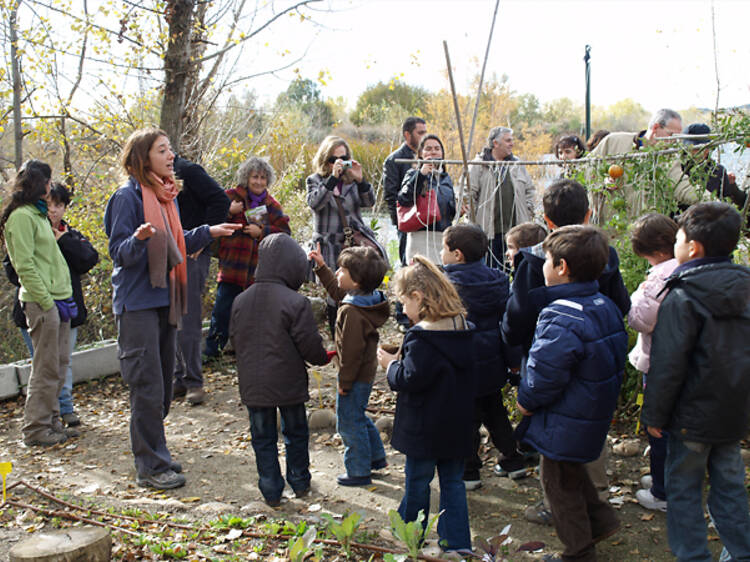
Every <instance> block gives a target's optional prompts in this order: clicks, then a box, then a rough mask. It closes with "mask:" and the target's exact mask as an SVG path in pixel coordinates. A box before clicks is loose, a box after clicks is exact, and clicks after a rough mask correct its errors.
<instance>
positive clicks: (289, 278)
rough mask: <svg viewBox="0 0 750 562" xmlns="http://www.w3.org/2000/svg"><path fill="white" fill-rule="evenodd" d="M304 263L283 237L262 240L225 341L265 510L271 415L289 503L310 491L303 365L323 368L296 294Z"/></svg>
mask: <svg viewBox="0 0 750 562" xmlns="http://www.w3.org/2000/svg"><path fill="white" fill-rule="evenodd" d="M306 277H307V256H305V251H304V250H303V249H302V248H300V246H299V244H297V242H295V241H294V240H293V239H292V238H291V237H290V236H289V235H288V234H283V233H277V234H271V235H269V236H266V237H265V238H264V239H263V240H262V241H261V243H260V245H259V247H258V268H257V270H256V273H255V284H253V285H252V286H250V287H249V288H248V289H247V290H245V291H243V292H242V293H240V295H239V296H238V297H237V298H236V299H235V300H234V303H233V304H232V314H231V318H230V322H229V339H230V340H231V342H232V346H233V347H234V349H235V352H236V357H237V376H238V377H239V382H240V397H241V398H242V403H243V404H244V405H245V406H247V411H248V414H249V416H250V434H251V435H252V444H253V451H255V463H256V466H257V468H258V476H259V482H258V487H259V488H260V491H261V493H262V494H263V497H264V498H265V500H266V503H267V504H268V505H270V506H274V507H275V506H278V505H279V504H280V503H281V492H282V491H283V490H284V479H283V478H282V476H281V469H280V468H279V458H278V449H277V446H276V443H277V441H278V434H277V430H276V409H277V408H278V409H279V410H280V412H281V432H282V433H283V434H284V441H285V442H286V480H287V482H288V483H289V485H290V486H291V487H292V489H293V490H294V493H295V495H296V496H297V497H302V496H304V495H306V494H307V493H308V491H309V490H310V470H309V467H310V455H309V451H308V442H309V437H310V432H309V430H308V427H307V415H306V414H305V402H306V401H307V400H309V399H310V395H309V393H308V390H307V367H306V366H305V362H308V363H312V364H313V365H323V364H325V363H326V362H327V355H326V350H325V348H324V347H323V340H322V339H321V337H320V334H319V333H318V325H317V324H316V323H315V318H314V317H313V312H312V307H311V306H310V301H309V300H308V299H307V298H306V297H305V296H304V295H300V294H299V293H298V292H297V291H298V290H299V288H300V286H302V283H303V282H304V281H305V278H306Z"/></svg>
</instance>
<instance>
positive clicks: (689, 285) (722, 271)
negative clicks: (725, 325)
mask: <svg viewBox="0 0 750 562" xmlns="http://www.w3.org/2000/svg"><path fill="white" fill-rule="evenodd" d="M676 286H679V287H680V288H681V289H682V290H683V291H685V292H686V293H688V294H689V295H690V296H691V297H692V298H694V299H695V300H697V301H698V302H700V303H701V304H702V305H703V306H704V307H706V308H707V309H708V310H709V312H710V313H711V315H713V316H714V317H717V318H721V317H724V316H736V315H737V312H738V311H740V310H743V309H744V308H745V307H747V306H748V304H749V303H750V269H748V268H747V267H744V266H742V265H737V264H734V263H730V262H722V263H709V264H704V265H699V266H696V267H691V268H688V269H683V270H681V271H679V272H678V273H677V275H673V276H672V277H670V278H669V279H668V280H667V284H666V288H667V289H671V288H673V287H676Z"/></svg>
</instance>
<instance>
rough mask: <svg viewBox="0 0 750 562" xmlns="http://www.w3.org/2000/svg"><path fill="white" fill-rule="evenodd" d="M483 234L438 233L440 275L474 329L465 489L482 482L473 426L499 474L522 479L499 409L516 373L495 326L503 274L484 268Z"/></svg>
mask: <svg viewBox="0 0 750 562" xmlns="http://www.w3.org/2000/svg"><path fill="white" fill-rule="evenodd" d="M487 247H488V242H487V236H486V235H485V234H484V232H483V231H482V229H480V228H479V227H478V226H475V225H468V224H459V225H455V226H450V227H448V228H447V229H446V230H445V232H444V233H443V250H442V252H441V254H440V258H441V260H442V262H443V269H444V271H445V274H446V275H447V276H448V279H450V281H451V283H453V286H454V287H456V290H457V291H458V295H459V296H460V297H461V300H462V301H463V303H464V306H466V310H467V315H466V316H467V318H468V320H469V322H471V323H472V324H474V325H475V327H476V331H475V332H474V353H475V356H476V398H475V399H474V427H473V429H474V436H473V437H474V441H473V448H472V454H471V456H469V457H468V458H467V459H466V464H465V466H464V485H465V486H466V488H467V489H468V490H475V489H477V488H479V487H480V486H481V485H482V483H481V480H480V478H479V469H480V468H481V466H482V461H481V460H480V458H479V446H480V435H479V428H480V427H481V426H482V424H484V426H485V427H486V428H487V430H488V431H489V433H490V438H491V439H492V443H493V444H494V445H495V447H496V448H497V450H498V451H500V453H501V454H502V455H503V457H502V459H501V460H500V461H499V462H498V465H499V470H500V471H501V475H503V476H510V477H511V478H513V479H516V478H523V477H524V476H526V468H525V462H524V458H523V456H522V455H521V453H519V452H518V450H517V448H516V441H515V439H514V438H513V427H512V426H511V425H510V421H509V420H508V412H507V411H506V409H505V406H504V405H503V391H502V389H503V386H505V383H506V382H507V380H508V369H509V368H512V369H514V370H518V368H519V366H520V362H521V357H520V350H519V349H518V348H511V347H510V346H507V345H506V344H504V343H503V340H502V336H501V335H500V322H501V321H502V319H503V313H504V312H505V303H506V302H507V301H508V293H509V291H510V284H509V282H508V276H507V275H505V273H503V272H502V271H501V270H499V269H492V268H490V267H488V266H487V265H485V263H484V254H485V252H486V250H487Z"/></svg>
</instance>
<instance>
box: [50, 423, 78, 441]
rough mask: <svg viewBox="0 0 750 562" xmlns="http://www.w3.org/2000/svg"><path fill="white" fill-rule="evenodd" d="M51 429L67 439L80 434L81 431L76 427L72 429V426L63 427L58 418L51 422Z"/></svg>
mask: <svg viewBox="0 0 750 562" xmlns="http://www.w3.org/2000/svg"><path fill="white" fill-rule="evenodd" d="M52 431H55V432H57V433H62V434H64V435H65V437H66V438H67V439H70V438H71V437H78V436H80V435H81V432H80V431H78V430H77V429H73V428H72V427H65V426H64V425H63V424H62V422H61V421H60V420H55V421H54V422H53V423H52Z"/></svg>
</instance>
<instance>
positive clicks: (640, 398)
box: [635, 392, 643, 435]
mask: <svg viewBox="0 0 750 562" xmlns="http://www.w3.org/2000/svg"><path fill="white" fill-rule="evenodd" d="M635 403H636V404H637V405H638V406H640V407H641V408H642V407H643V393H642V392H639V393H638V396H636V397H635ZM640 432H641V416H640V414H639V415H638V422H637V423H636V424H635V433H636V435H638V434H639V433H640Z"/></svg>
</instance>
